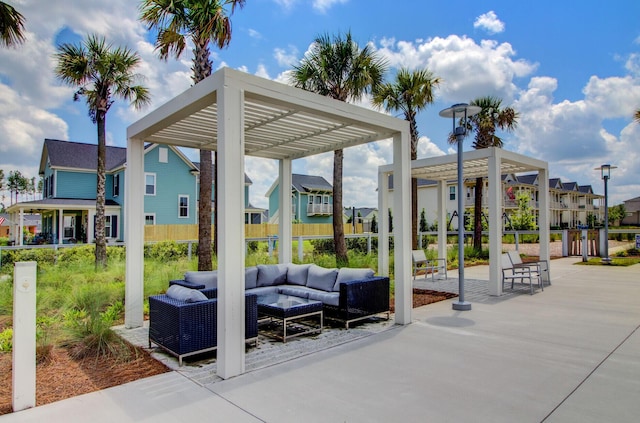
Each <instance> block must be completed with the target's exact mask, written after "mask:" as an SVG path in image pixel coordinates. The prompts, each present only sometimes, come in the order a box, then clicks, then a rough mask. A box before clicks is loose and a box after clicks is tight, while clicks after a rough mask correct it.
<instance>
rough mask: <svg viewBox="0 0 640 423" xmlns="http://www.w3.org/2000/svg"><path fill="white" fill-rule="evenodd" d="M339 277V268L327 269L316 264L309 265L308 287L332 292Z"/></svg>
mask: <svg viewBox="0 0 640 423" xmlns="http://www.w3.org/2000/svg"><path fill="white" fill-rule="evenodd" d="M337 277H338V269H326V268H324V267H320V266H318V265H316V264H312V265H311V266H309V274H308V275H307V287H309V288H314V289H320V290H322V291H327V292H331V291H332V290H333V286H334V285H335V283H336V278H337Z"/></svg>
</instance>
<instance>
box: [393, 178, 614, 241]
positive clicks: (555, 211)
mask: <svg viewBox="0 0 640 423" xmlns="http://www.w3.org/2000/svg"><path fill="white" fill-rule="evenodd" d="M475 183H476V181H475V179H467V180H465V181H464V192H463V193H462V195H464V197H465V198H464V205H465V208H466V209H467V210H472V209H473V207H474V204H475ZM389 187H390V188H389V190H390V191H391V192H392V191H393V178H390V182H389ZM457 189H458V187H457V182H456V181H455V180H452V181H448V182H447V190H446V200H447V204H446V208H447V220H448V221H447V222H446V223H447V224H449V228H450V230H456V229H457V219H455V218H453V217H454V214H455V215H457V213H458V210H457V208H458V198H457V196H458V192H457ZM501 192H502V207H503V210H502V212H503V219H502V224H503V227H504V228H508V227H509V219H510V216H511V215H512V213H514V212H515V211H516V210H517V208H518V204H517V196H518V193H520V192H526V193H527V194H529V197H530V201H529V206H530V207H531V209H532V211H533V213H534V214H536V215H537V211H538V175H537V174H525V175H515V174H507V175H502V189H501ZM487 195H488V182H487V179H486V178H485V180H484V187H483V191H482V205H483V207H485V208H486V207H487ZM422 210H424V211H425V216H426V219H427V223H428V225H433V224H434V223H435V222H436V220H437V182H436V181H433V180H428V179H418V213H419V214H420V213H421V211H422ZM549 212H550V213H549V219H550V227H551V228H557V229H565V228H577V227H578V226H580V225H586V224H588V222H590V221H594V222H598V223H600V222H602V220H603V219H604V196H602V195H599V194H595V193H594V192H593V189H592V187H591V185H579V184H578V183H577V182H562V181H561V180H560V179H559V178H550V179H549ZM536 222H537V221H536ZM439 223H440V222H438V224H439Z"/></svg>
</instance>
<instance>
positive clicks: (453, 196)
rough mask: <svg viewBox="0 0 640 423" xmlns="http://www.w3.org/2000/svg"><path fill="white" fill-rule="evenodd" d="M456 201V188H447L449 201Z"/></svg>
mask: <svg viewBox="0 0 640 423" xmlns="http://www.w3.org/2000/svg"><path fill="white" fill-rule="evenodd" d="M455 199H456V187H449V200H455Z"/></svg>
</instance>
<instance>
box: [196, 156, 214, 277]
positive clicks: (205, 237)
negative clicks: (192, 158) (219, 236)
mask: <svg viewBox="0 0 640 423" xmlns="http://www.w3.org/2000/svg"><path fill="white" fill-rule="evenodd" d="M212 167H213V166H212V163H211V151H209V150H200V195H199V197H200V203H199V206H198V270H212V267H213V264H212V262H211V179H212ZM207 181H208V182H207Z"/></svg>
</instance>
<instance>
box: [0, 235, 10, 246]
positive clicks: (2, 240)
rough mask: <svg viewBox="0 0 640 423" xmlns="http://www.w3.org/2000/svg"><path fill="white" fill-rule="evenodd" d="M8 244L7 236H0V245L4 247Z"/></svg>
mask: <svg viewBox="0 0 640 423" xmlns="http://www.w3.org/2000/svg"><path fill="white" fill-rule="evenodd" d="M6 245H9V238H5V237H0V247H4V246H6Z"/></svg>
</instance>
